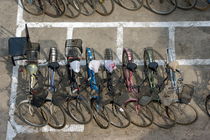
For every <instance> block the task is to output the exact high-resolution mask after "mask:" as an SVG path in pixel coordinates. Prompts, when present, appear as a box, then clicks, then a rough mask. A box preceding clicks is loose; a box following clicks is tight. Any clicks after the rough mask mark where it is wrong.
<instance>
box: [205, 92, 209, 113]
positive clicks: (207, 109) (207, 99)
mask: <svg viewBox="0 0 210 140" xmlns="http://www.w3.org/2000/svg"><path fill="white" fill-rule="evenodd" d="M205 107H206V112H207V114H208V116H209V117H210V95H208V96H207V97H206V101H205Z"/></svg>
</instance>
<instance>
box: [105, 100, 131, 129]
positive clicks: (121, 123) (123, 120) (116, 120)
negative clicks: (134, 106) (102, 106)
mask: <svg viewBox="0 0 210 140" xmlns="http://www.w3.org/2000/svg"><path fill="white" fill-rule="evenodd" d="M106 107H107V110H108V113H109V118H110V123H111V124H112V125H113V126H115V127H118V128H126V127H128V126H129V125H130V122H131V121H130V116H129V114H128V113H127V111H126V109H125V108H124V107H121V106H119V105H117V104H115V103H111V104H107V105H106Z"/></svg>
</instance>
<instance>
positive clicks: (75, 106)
mask: <svg viewBox="0 0 210 140" xmlns="http://www.w3.org/2000/svg"><path fill="white" fill-rule="evenodd" d="M67 109H68V114H69V116H70V117H71V118H72V119H73V120H74V121H76V122H78V123H80V124H88V123H89V122H90V121H91V120H92V117H93V114H92V111H91V108H90V107H89V105H88V104H87V103H86V102H85V100H83V99H79V98H76V99H69V100H68V102H67ZM73 111H74V112H75V113H77V114H76V115H75V114H74V112H73ZM77 115H79V116H77Z"/></svg>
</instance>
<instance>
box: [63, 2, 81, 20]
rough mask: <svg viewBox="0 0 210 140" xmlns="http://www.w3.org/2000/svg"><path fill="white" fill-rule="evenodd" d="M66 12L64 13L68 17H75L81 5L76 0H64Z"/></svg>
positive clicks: (79, 11) (78, 13)
mask: <svg viewBox="0 0 210 140" xmlns="http://www.w3.org/2000/svg"><path fill="white" fill-rule="evenodd" d="M65 4H66V12H65V15H66V16H67V17H69V18H76V17H78V16H79V15H80V13H81V5H80V2H79V1H78V0H65Z"/></svg>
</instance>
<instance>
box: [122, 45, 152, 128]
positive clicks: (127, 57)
mask: <svg viewBox="0 0 210 140" xmlns="http://www.w3.org/2000/svg"><path fill="white" fill-rule="evenodd" d="M122 61H123V64H122V70H123V77H124V83H125V85H126V87H127V90H128V91H129V93H130V95H131V97H129V99H128V100H126V101H125V103H124V104H125V107H126V110H127V112H128V113H129V115H130V117H131V118H130V119H131V123H133V124H134V125H136V126H139V127H147V126H150V125H151V124H152V123H153V114H152V112H151V110H150V109H149V108H148V107H147V104H148V102H147V100H145V99H144V100H143V99H142V98H141V96H140V94H139V88H140V86H139V85H138V84H136V83H137V81H135V77H136V76H134V75H135V74H136V69H137V65H136V64H135V63H134V59H133V53H132V50H130V49H128V48H124V50H123V59H122ZM140 85H141V84H140Z"/></svg>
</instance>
